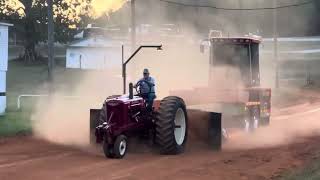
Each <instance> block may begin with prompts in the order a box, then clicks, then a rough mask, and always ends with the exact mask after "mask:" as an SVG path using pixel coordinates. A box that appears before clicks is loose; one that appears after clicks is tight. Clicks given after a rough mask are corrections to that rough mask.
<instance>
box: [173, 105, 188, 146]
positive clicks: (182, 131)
mask: <svg viewBox="0 0 320 180" xmlns="http://www.w3.org/2000/svg"><path fill="white" fill-rule="evenodd" d="M174 124H175V129H174V137H175V140H176V143H177V144H178V145H182V144H183V142H184V138H185V135H186V117H185V114H184V111H183V109H182V108H179V109H178V110H177V112H176V116H175V119H174Z"/></svg>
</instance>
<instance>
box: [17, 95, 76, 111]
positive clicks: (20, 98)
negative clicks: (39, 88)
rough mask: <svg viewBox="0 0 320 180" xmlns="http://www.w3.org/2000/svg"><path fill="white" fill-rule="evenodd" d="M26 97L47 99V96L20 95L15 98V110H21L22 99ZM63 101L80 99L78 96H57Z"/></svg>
mask: <svg viewBox="0 0 320 180" xmlns="http://www.w3.org/2000/svg"><path fill="white" fill-rule="evenodd" d="M26 97H29V98H30V97H35V98H36V97H38V98H40V97H49V95H48V94H21V95H19V96H18V98H17V109H18V110H20V109H21V102H22V98H26ZM59 97H61V98H63V99H79V98H81V97H80V96H59Z"/></svg>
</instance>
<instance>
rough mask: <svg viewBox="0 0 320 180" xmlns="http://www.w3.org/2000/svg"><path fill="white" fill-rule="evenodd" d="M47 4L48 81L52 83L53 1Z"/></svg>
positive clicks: (48, 1)
mask: <svg viewBox="0 0 320 180" xmlns="http://www.w3.org/2000/svg"><path fill="white" fill-rule="evenodd" d="M47 3H48V79H49V82H50V83H52V81H53V68H54V59H53V57H54V55H53V53H54V52H53V42H54V34H53V32H54V25H53V0H47Z"/></svg>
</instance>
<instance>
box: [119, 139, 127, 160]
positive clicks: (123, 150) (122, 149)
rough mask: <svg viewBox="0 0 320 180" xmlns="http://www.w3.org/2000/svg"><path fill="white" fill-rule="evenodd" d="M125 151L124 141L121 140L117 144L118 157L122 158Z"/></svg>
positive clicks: (125, 144) (125, 143)
mask: <svg viewBox="0 0 320 180" xmlns="http://www.w3.org/2000/svg"><path fill="white" fill-rule="evenodd" d="M126 149H127V142H126V141H125V140H122V141H121V142H120V144H119V152H120V155H121V156H123V155H124V154H125V152H126Z"/></svg>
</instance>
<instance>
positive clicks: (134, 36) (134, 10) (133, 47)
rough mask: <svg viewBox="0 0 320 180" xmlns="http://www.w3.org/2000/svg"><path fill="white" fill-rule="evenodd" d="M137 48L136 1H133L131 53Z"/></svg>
mask: <svg viewBox="0 0 320 180" xmlns="http://www.w3.org/2000/svg"><path fill="white" fill-rule="evenodd" d="M135 48H136V0H131V51H132V52H133V51H134V50H135Z"/></svg>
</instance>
